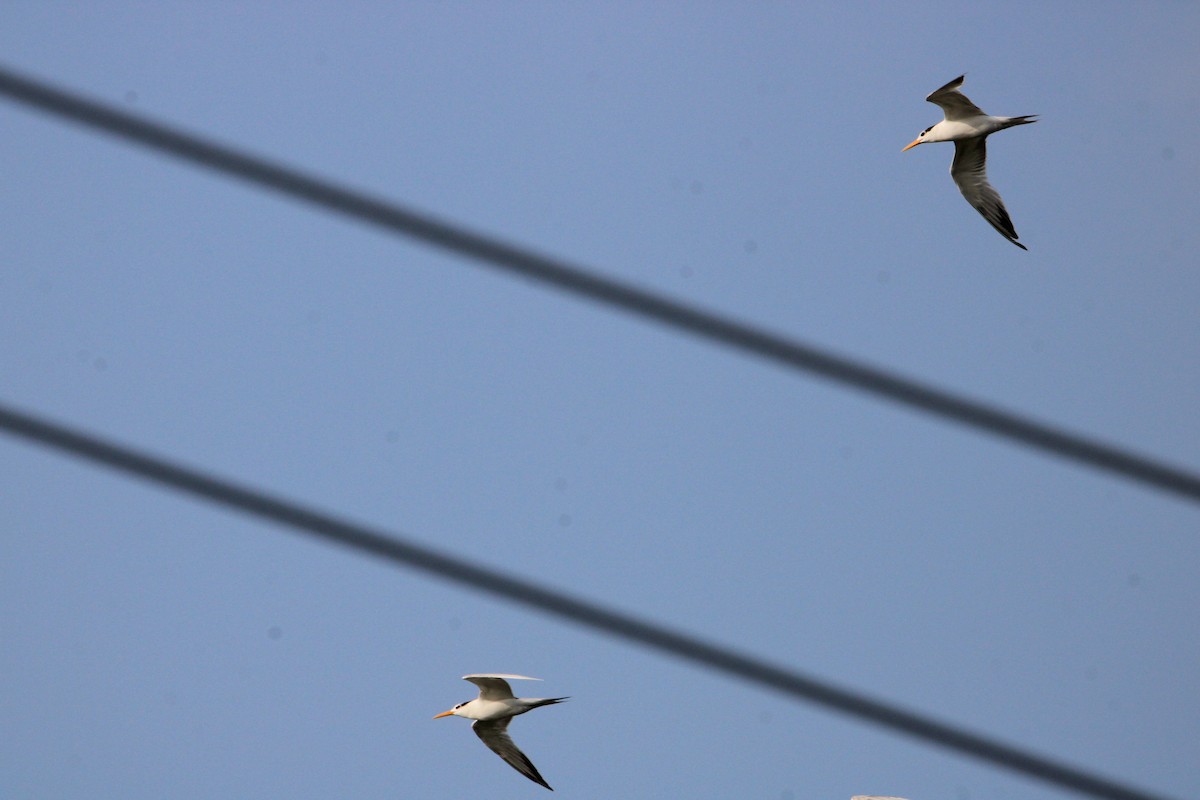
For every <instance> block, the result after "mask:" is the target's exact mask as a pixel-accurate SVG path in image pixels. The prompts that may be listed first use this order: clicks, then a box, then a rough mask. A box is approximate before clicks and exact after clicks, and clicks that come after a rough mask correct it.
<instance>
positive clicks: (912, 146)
mask: <svg viewBox="0 0 1200 800" xmlns="http://www.w3.org/2000/svg"><path fill="white" fill-rule="evenodd" d="M920 143H921V140H920V139H913V140H912V143H911V144H909V145H908V146H907V147H905V148H904V150H911V149H912V148H914V147H916V146H917V145H919V144H920ZM904 150H901V151H900V152H901V153H903V152H904Z"/></svg>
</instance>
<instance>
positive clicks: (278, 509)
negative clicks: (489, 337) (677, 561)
mask: <svg viewBox="0 0 1200 800" xmlns="http://www.w3.org/2000/svg"><path fill="white" fill-rule="evenodd" d="M0 429H3V430H6V431H8V432H9V433H12V434H14V435H16V436H19V437H21V438H23V439H26V440H29V441H33V442H36V443H38V444H41V445H44V446H47V447H51V448H54V449H56V450H60V451H63V452H66V453H69V454H71V455H74V456H78V457H80V458H83V459H86V460H88V461H92V462H95V463H97V464H100V465H102V466H105V467H109V468H113V469H117V470H120V471H122V472H125V473H128V474H130V475H134V476H137V477H140V478H144V479H146V480H149V481H152V482H154V483H157V484H161V485H164V486H167V487H169V488H172V489H176V490H179V491H182V492H184V493H187V494H191V495H194V496H197V497H200V498H202V499H204V500H207V501H209V502H212V503H214V504H217V505H222V506H226V507H228V508H232V509H236V510H238V511H242V512H244V513H247V514H251V515H253V516H256V517H260V518H262V519H265V520H267V521H269V522H275V523H278V524H280V525H283V526H286V527H288V528H290V529H292V530H294V531H297V532H299V533H303V534H306V535H309V536H313V537H315V538H318V539H322V540H324V541H327V542H332V543H335V544H339V545H343V546H345V547H349V548H351V549H353V550H357V551H359V552H363V553H367V554H369V555H373V556H375V557H377V558H381V559H384V560H386V561H391V562H393V563H394V564H399V565H402V566H406V567H411V568H414V569H418V570H421V571H423V572H425V573H428V574H431V575H433V576H435V577H437V578H441V579H443V580H447V581H452V582H454V583H457V584H461V585H464V586H466V587H468V588H471V589H476V590H479V591H481V592H484V593H487V594H491V595H494V596H497V597H500V598H503V599H505V600H509V601H513V602H516V603H519V604H521V605H525V606H529V607H532V608H534V609H536V610H538V611H541V612H544V613H547V614H551V615H553V616H556V617H560V618H562V619H565V620H568V621H569V622H573V623H576V624H578V625H582V626H584V627H587V628H592V629H594V630H597V631H600V632H602V633H606V634H608V635H610V636H614V637H616V638H619V639H624V640H627V641H630V642H633V643H635V644H639V645H642V646H644V647H647V648H650V649H652V650H657V651H659V652H662V653H667V654H669V655H673V656H675V657H677V658H680V659H682V660H684V661H690V662H692V663H695V664H699V665H702V666H705V667H708V668H709V669H712V670H715V671H718V672H723V673H726V674H728V675H732V676H734V677H736V678H740V679H741V680H743V681H745V682H747V683H754V684H758V685H759V686H764V687H767V688H769V689H774V690H776V691H778V692H782V693H784V694H789V695H791V696H793V697H796V698H799V699H802V700H807V701H809V702H812V703H816V704H818V705H822V706H825V707H826V708H830V709H833V710H834V711H838V712H841V713H843V714H847V715H849V716H853V717H858V718H859V719H862V720H866V721H867V722H871V723H874V724H876V725H880V726H883V727H886V728H891V729H892V730H895V731H899V732H901V733H905V734H908V735H909V736H912V737H915V738H918V739H923V740H925V741H927V742H931V743H933V744H936V745H940V746H942V747H945V748H948V749H951V750H956V751H958V752H960V753H963V754H965V755H969V756H973V757H975V758H977V759H980V760H982V761H986V762H989V763H991V764H994V765H996V766H999V767H1004V768H1006V769H1009V770H1013V771H1015V772H1019V773H1022V774H1024V775H1026V776H1029V777H1032V778H1037V779H1039V780H1042V781H1045V782H1047V783H1052V784H1056V785H1058V786H1060V787H1064V788H1067V789H1073V790H1075V791H1077V792H1080V793H1082V794H1086V795H1091V796H1092V797H1098V798H1107V799H1108V800H1168V798H1166V797H1164V796H1162V795H1154V794H1151V793H1149V792H1145V791H1142V790H1140V789H1135V788H1132V787H1130V786H1126V785H1124V784H1121V783H1118V782H1116V781H1113V780H1109V779H1107V778H1103V777H1100V776H1097V775H1094V774H1092V773H1089V772H1086V771H1084V770H1082V769H1078V768H1075V767H1072V766H1070V765H1068V764H1065V763H1062V762H1060V761H1056V760H1054V759H1051V758H1048V757H1045V756H1040V755H1037V754H1035V753H1033V752H1030V751H1028V750H1023V749H1021V748H1018V747H1015V746H1012V745H1006V744H1003V743H1001V742H998V741H996V740H994V739H990V738H987V737H985V736H982V735H980V734H977V733H972V732H970V731H967V730H965V729H963V728H959V727H956V726H954V725H950V724H948V723H945V722H938V721H936V720H934V719H932V718H930V717H926V716H922V715H920V714H917V713H915V712H912V711H907V710H905V709H902V708H900V707H899V706H896V705H892V704H889V703H885V702H883V701H880V700H875V699H872V698H869V697H866V696H864V695H862V694H859V693H857V692H854V691H851V690H849V689H844V688H840V687H838V686H835V685H833V684H831V683H828V682H825V681H822V680H820V679H818V678H814V677H811V676H806V675H803V674H801V673H799V672H795V671H793V670H789V669H786V668H784V667H780V666H776V665H773V664H771V663H769V662H767V661H765V660H762V659H759V658H755V657H754V656H751V655H747V654H745V653H740V652H738V651H736V650H733V649H731V648H728V647H724V646H722V645H719V644H714V643H712V642H707V641H704V640H702V639H699V638H696V637H694V636H691V635H689V634H686V633H683V632H680V631H677V630H673V629H671V628H668V627H666V626H664V625H659V624H656V623H654V622H650V621H648V620H645V619H641V618H638V617H635V616H633V615H632V614H626V613H622V612H620V611H617V610H615V609H613V608H610V607H606V606H603V605H600V604H598V603H594V602H591V601H588V600H584V599H581V598H579V597H573V596H571V595H568V594H566V593H564V592H560V591H557V590H555V589H551V588H547V587H546V586H543V585H540V584H538V583H535V582H534V581H531V580H527V579H524V578H519V577H516V576H514V575H508V574H504V573H501V572H498V571H496V570H493V569H489V568H487V567H483V566H479V565H478V564H475V563H472V562H470V561H467V560H465V559H461V558H456V557H454V556H451V555H447V554H445V553H439V552H437V551H435V550H432V549H430V548H427V547H422V546H421V545H418V544H414V543H412V542H406V541H404V540H402V539H398V538H395V537H394V536H393V535H391V534H388V533H385V532H383V531H380V530H375V529H371V528H368V527H366V526H363V525H356V524H354V523H352V522H349V521H346V520H343V519H339V518H337V517H334V516H331V515H328V514H324V513H322V512H320V511H317V510H314V509H311V508H305V507H303V506H300V505H297V504H294V503H290V502H288V501H286V500H283V499H280V498H277V497H272V496H270V495H268V494H265V493H263V492H258V491H255V490H254V489H250V488H247V487H245V486H241V485H238V484H236V483H234V482H232V481H227V480H223V479H221V478H218V477H215V476H212V475H205V474H203V473H201V472H198V471H196V470H193V469H189V468H187V467H184V466H182V465H180V464H173V463H170V462H168V461H165V460H163V459H159V458H155V457H154V456H150V455H147V454H144V453H139V452H137V451H134V450H132V449H129V448H126V447H123V446H121V445H119V444H115V443H113V442H110V441H106V440H104V439H101V438H99V437H97V436H93V435H91V434H88V433H84V432H81V431H78V430H71V429H69V428H66V427H63V426H61V425H57V424H55V423H52V422H48V421H46V420H43V419H40V418H38V417H34V416H31V415H29V414H25V413H22V412H20V411H17V410H15V409H12V408H9V407H7V406H4V405H0Z"/></svg>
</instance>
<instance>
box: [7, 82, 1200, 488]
mask: <svg viewBox="0 0 1200 800" xmlns="http://www.w3.org/2000/svg"><path fill="white" fill-rule="evenodd" d="M0 94H3V95H7V96H8V97H9V98H10V99H12V100H16V101H19V102H21V103H24V104H26V105H28V106H32V107H34V108H37V109H39V110H41V111H44V112H47V113H50V114H54V115H56V116H59V117H64V118H67V119H70V120H73V121H75V122H78V123H82V124H84V125H87V126H89V127H92V128H97V129H99V130H102V131H104V132H106V133H110V134H113V135H115V136H119V137H121V138H124V139H127V140H130V141H132V142H134V143H136V144H138V145H141V146H143V147H148V148H151V149H154V150H158V151H160V152H163V153H167V154H169V155H172V156H175V157H177V158H181V159H184V160H186V161H190V162H192V163H194V164H198V165H201V166H204V167H208V168H209V169H212V170H215V171H217V172H220V173H222V174H224V175H227V176H230V177H235V178H239V179H241V180H244V181H248V182H250V183H254V184H257V185H259V186H264V187H266V188H268V189H272V190H274V191H277V192H280V193H281V194H286V195H289V196H291V197H293V198H297V199H300V200H304V201H306V202H308V203H311V204H313V205H316V206H319V207H321V208H323V209H325V210H327V211H333V212H336V213H338V214H342V215H344V216H348V217H352V218H354V219H357V220H360V221H362V222H368V223H371V224H373V225H376V226H378V227H381V228H385V229H387V230H389V231H392V232H393V233H399V234H402V235H404V236H409V237H412V238H415V239H418V240H420V241H423V242H425V243H426V244H431V245H434V246H436V247H440V248H443V249H445V250H449V251H451V252H453V253H457V254H458V255H461V256H466V257H468V258H471V259H473V260H475V261H478V262H482V263H483V264H485V265H487V266H491V267H494V268H498V269H501V270H504V271H506V272H510V273H515V274H517V275H521V276H524V277H526V278H531V279H533V280H536V281H539V282H541V283H545V284H549V285H551V286H554V287H556V288H558V289H559V290H562V291H565V292H567V293H569V294H573V295H576V296H579V297H583V298H585V299H587V300H591V301H593V302H597V303H602V304H604V305H607V306H610V307H615V308H618V309H621V310H623V311H625V312H628V313H630V314H634V315H636V316H639V317H642V318H644V319H649V320H651V321H654V322H658V323H660V324H662V325H666V326H668V327H671V328H675V329H677V330H682V331H684V332H685V333H689V334H692V335H694V336H698V337H700V338H703V339H707V340H708V341H710V342H714V343H717V344H722V345H725V346H726V347H731V348H733V349H735V350H739V351H741V352H744V353H749V354H752V355H756V356H758V357H760V358H763V359H766V360H768V361H771V362H774V363H776V364H781V365H783V366H786V367H790V368H792V369H794V370H797V371H802V372H808V373H811V374H815V375H819V376H821V377H823V378H826V379H828V380H831V381H834V382H835V383H840V384H842V385H844V386H848V387H850V388H853V389H857V390H859V391H862V392H866V393H869V394H873V395H876V396H878V397H882V398H884V399H886V400H890V401H892V402H894V403H899V404H901V405H905V406H908V407H909V408H915V409H918V410H920V411H924V412H926V413H928V414H932V415H935V416H939V417H942V418H943V419H948V420H952V421H954V422H957V423H959V424H962V425H966V426H968V427H971V428H975V429H976V430H981V431H986V432H988V433H991V434H993V435H995V436H999V437H1001V438H1003V439H1008V440H1010V441H1014V442H1017V443H1019V444H1022V445H1025V446H1027V447H1032V448H1034V449H1037V450H1041V451H1042V452H1045V453H1051V454H1054V455H1057V456H1059V457H1061V458H1066V459H1069V460H1072V461H1075V462H1078V463H1082V464H1086V465H1087V466H1090V467H1093V468H1095V469H1099V470H1102V471H1105V472H1109V473H1113V474H1117V475H1120V476H1122V477H1124V478H1127V479H1131V480H1134V481H1138V482H1140V483H1142V484H1145V485H1149V486H1153V487H1155V488H1157V489H1160V490H1163V491H1167V492H1171V493H1174V494H1176V495H1179V496H1183V497H1186V498H1187V499H1189V500H1191V501H1193V502H1200V475H1197V474H1195V473H1192V472H1189V471H1187V470H1184V469H1181V468H1178V467H1174V466H1171V465H1169V464H1166V463H1164V462H1161V461H1157V460H1154V459H1152V458H1148V457H1145V456H1141V455H1138V454H1136V453H1133V452H1130V451H1128V450H1123V449H1121V448H1118V447H1115V446H1113V445H1110V444H1106V443H1104V442H1101V441H1098V440H1095V439H1090V438H1087V437H1084V436H1080V435H1077V434H1073V433H1068V432H1066V431H1063V430H1060V429H1058V428H1055V427H1053V426H1051V425H1047V424H1044V423H1041V422H1037V421H1035V420H1032V419H1029V418H1026V417H1022V416H1019V415H1017V414H1014V413H1012V412H1009V411H1005V410H1002V409H1000V408H998V407H995V406H990V405H987V404H985V403H981V402H977V401H975V400H971V399H968V398H966V397H963V396H961V395H955V394H952V393H950V392H947V391H944V390H941V389H937V388H935V387H933V386H930V385H926V384H923V383H921V382H919V381H915V380H911V379H909V378H905V377H903V376H901V375H898V374H896V373H892V372H888V371H885V370H882V369H878V368H876V367H872V366H869V365H867V364H864V363H860V362H856V361H852V360H850V359H847V358H843V357H841V356H838V355H835V354H833V353H830V352H827V351H825V350H822V349H820V348H817V347H814V346H812V345H807V344H804V343H801V342H798V341H795V340H789V339H786V338H784V337H782V336H779V335H777V334H773V333H771V332H769V331H766V330H764V329H761V328H757V327H754V326H752V325H748V324H744V323H740V322H736V321H734V320H732V319H729V318H727V317H722V316H720V315H718V314H714V313H711V312H707V311H703V310H700V309H697V308H694V307H692V306H688V305H686V304H684V303H681V302H679V301H676V300H672V299H670V298H668V297H666V296H664V295H659V294H655V293H653V292H650V291H647V290H645V289H641V288H638V287H636V286H634V285H632V284H628V283H623V282H620V281H617V280H614V279H611V278H605V277H602V276H600V275H598V274H596V273H594V272H591V271H589V270H587V269H585V268H583V267H581V266H578V265H574V264H569V263H566V262H564V261H560V260H558V259H554V258H551V257H549V256H545V255H541V254H539V253H536V252H534V251H532V250H528V249H525V248H522V247H519V246H516V245H512V244H509V243H507V242H504V241H501V240H500V239H496V238H492V237H489V236H485V235H482V234H479V233H475V232H473V231H470V230H467V229H465V228H461V227H458V226H455V225H452V224H450V223H447V222H444V221H441V220H439V219H436V218H435V217H433V216H431V215H428V214H423V213H420V212H418V211H414V210H411V209H408V208H405V207H403V206H400V205H398V204H395V203H389V202H387V201H385V200H381V199H378V198H375V197H371V196H368V195H366V194H364V193H361V192H356V191H354V190H352V189H348V188H345V187H341V186H338V185H336V184H334V183H331V182H328V181H324V180H321V179H320V178H317V177H314V176H312V175H308V174H305V173H304V172H301V171H300V170H296V169H292V168H289V167H286V166H282V165H280V164H275V163H271V162H269V161H267V160H264V159H261V158H257V157H255V156H252V155H248V154H246V153H243V152H240V151H238V150H235V149H233V148H230V147H225V146H223V145H219V144H216V143H215V142H212V141H208V140H205V139H203V138H201V137H198V136H194V135H192V134H189V133H186V132H184V131H182V130H179V129H177V128H173V127H169V126H167V125H163V124H162V123H158V122H152V121H150V120H146V119H143V118H141V117H138V116H136V115H133V114H129V113H127V112H125V111H123V110H120V109H117V108H114V107H112V106H109V105H105V104H102V103H98V102H95V101H93V100H89V99H87V98H85V97H82V96H80V95H77V94H73V93H69V92H66V91H63V90H61V89H58V88H55V87H53V86H50V85H48V84H46V83H43V82H40V81H36V80H33V79H30V78H27V77H23V76H21V75H18V74H16V73H15V72H13V71H11V70H8V69H4V68H3V67H0Z"/></svg>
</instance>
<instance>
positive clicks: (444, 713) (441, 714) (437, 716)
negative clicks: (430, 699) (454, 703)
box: [434, 708, 454, 719]
mask: <svg viewBox="0 0 1200 800" xmlns="http://www.w3.org/2000/svg"><path fill="white" fill-rule="evenodd" d="M453 713H454V709H453V708H452V709H450V710H449V711H443V712H442V713H440V714H438V715H436V716H435V717H434V719H438V718H440V717H448V716H450V715H451V714H453Z"/></svg>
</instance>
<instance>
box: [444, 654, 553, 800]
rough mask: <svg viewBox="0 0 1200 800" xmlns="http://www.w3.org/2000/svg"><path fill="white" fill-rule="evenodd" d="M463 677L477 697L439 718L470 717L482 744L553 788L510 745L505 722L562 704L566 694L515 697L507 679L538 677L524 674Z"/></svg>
mask: <svg viewBox="0 0 1200 800" xmlns="http://www.w3.org/2000/svg"><path fill="white" fill-rule="evenodd" d="M463 680H465V681H470V682H471V683H473V684H475V685H476V686H478V687H479V697H477V698H475V699H474V700H468V701H466V702H465V703H459V704H458V705H456V706H455V707H454V708H452V709H450V710H449V711H443V712H442V713H441V714H438V715H436V716H435V717H434V719H438V718H439V717H449V716H455V717H465V718H466V719H473V720H475V723H474V724H473V725H471V730H473V731H475V735H476V736H478V737H479V738H480V739H481V740H482V741H483V743H484V744H486V745H487V746H488V748H490V749H491V751H492V752H493V753H495V754H496V755H498V756H500V757H501V758H502V759H504V761H505V763H507V764H508V765H509V766H511V767H512V768H513V769H515V770H516V771H517V772H519V773H521V774H522V775H524V776H525V777H526V778H529V780H531V781H533V782H534V783H538V784H541V785H542V786H545V787H546V788H547V789H550V791H554V789H553V788H552V787H551V786H550V784H548V783H546V779H545V778H543V777H542V776H541V773H539V772H538V771H537V767H535V766H534V765H533V762H532V761H530V760H529V758H528V757H526V755H525V754H524V753H522V752H521V751H520V750H519V749H517V746H516V745H515V744H513V740H512V738H511V737H510V736H509V735H508V723H509V722H511V721H512V718H513V717H515V716H517V715H518V714H524V713H525V712H526V711H532V710H533V709H535V708H541V707H542V706H550V705H554V704H555V703H561V702H563V701H564V700H567V699H569V698H566V697H514V696H513V693H512V688H511V687H510V686H509V685H508V681H510V680H522V681H538V680H541V678H530V677H527V676H525V675H506V674H486V675H464V676H463Z"/></svg>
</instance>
